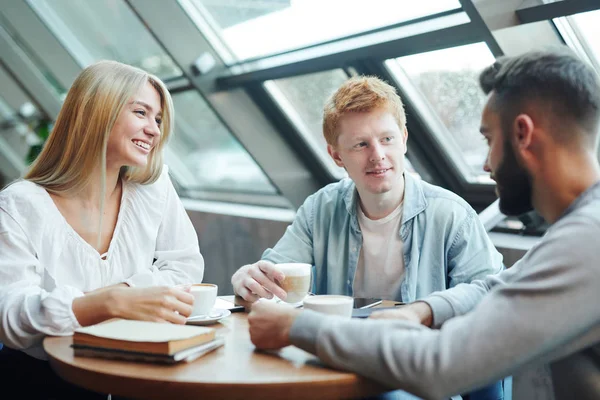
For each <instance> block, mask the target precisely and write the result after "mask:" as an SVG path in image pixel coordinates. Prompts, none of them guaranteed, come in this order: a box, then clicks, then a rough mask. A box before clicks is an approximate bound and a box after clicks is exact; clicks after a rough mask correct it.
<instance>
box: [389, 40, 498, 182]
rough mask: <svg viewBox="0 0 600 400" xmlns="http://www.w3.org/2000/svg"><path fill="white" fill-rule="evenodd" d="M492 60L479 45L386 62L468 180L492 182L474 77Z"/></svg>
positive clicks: (480, 95)
mask: <svg viewBox="0 0 600 400" xmlns="http://www.w3.org/2000/svg"><path fill="white" fill-rule="evenodd" d="M494 61H495V58H494V56H493V55H492V53H491V52H490V50H489V48H488V47H487V45H486V44H485V43H476V44H471V45H466V46H460V47H454V48H450V49H443V50H436V51H432V52H428V53H421V54H416V55H410V56H406V57H399V58H396V59H392V60H387V61H386V66H387V67H388V68H389V70H390V71H391V72H392V74H393V75H394V77H395V78H396V79H397V81H398V83H399V85H400V87H401V88H402V91H403V92H404V93H405V94H406V95H407V96H408V97H409V99H408V100H410V101H411V102H412V103H413V104H414V105H415V107H416V108H417V110H418V111H419V113H421V114H422V116H423V120H424V121H426V123H427V124H428V125H431V126H429V129H430V130H431V131H432V132H434V134H435V135H436V138H437V139H438V140H439V141H440V143H441V144H442V147H443V148H444V149H446V150H447V153H448V155H449V156H450V157H451V158H452V159H453V161H454V163H455V164H456V166H457V167H458V169H459V170H460V171H461V173H462V175H463V176H464V178H465V179H466V180H467V181H469V182H477V183H489V184H492V183H493V182H492V181H491V179H490V178H489V174H487V173H485V172H484V171H483V163H484V162H485V157H486V155H487V145H486V143H485V142H484V140H483V138H482V136H481V134H480V133H479V125H480V121H481V112H482V110H483V107H484V105H485V101H486V96H485V94H484V93H483V92H482V90H481V89H480V88H479V80H478V77H479V73H480V72H481V71H482V70H483V69H484V68H485V67H487V66H488V65H491V64H492V63H493V62H494ZM457 93H460V96H457Z"/></svg>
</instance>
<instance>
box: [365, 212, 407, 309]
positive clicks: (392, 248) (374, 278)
mask: <svg viewBox="0 0 600 400" xmlns="http://www.w3.org/2000/svg"><path fill="white" fill-rule="evenodd" d="M403 205H404V202H402V203H400V205H399V206H398V207H397V208H396V209H395V210H394V211H392V213H391V214H390V215H388V216H387V217H384V218H381V219H378V220H372V219H369V218H368V217H367V216H366V215H365V214H364V213H363V211H362V209H361V207H360V203H359V205H358V206H357V208H358V224H359V225H360V229H361V231H362V237H363V242H362V247H361V250H360V255H359V257H358V265H357V267H356V275H355V278H354V297H374V298H379V299H393V298H395V297H396V292H397V291H398V289H399V287H400V284H401V283H402V279H403V277H404V243H403V242H402V239H401V238H400V224H401V223H402V210H403Z"/></svg>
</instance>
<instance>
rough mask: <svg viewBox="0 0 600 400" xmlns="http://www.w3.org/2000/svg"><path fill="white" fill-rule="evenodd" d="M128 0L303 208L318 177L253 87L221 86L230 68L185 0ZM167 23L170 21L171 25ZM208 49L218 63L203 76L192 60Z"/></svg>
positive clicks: (268, 172)
mask: <svg viewBox="0 0 600 400" xmlns="http://www.w3.org/2000/svg"><path fill="white" fill-rule="evenodd" d="M125 2H126V3H127V4H128V5H129V6H130V7H131V9H132V10H133V11H134V13H135V14H136V15H137V16H138V17H139V18H140V19H141V20H142V21H144V23H145V25H146V26H147V27H148V29H149V31H150V33H151V34H152V35H153V36H154V38H155V39H156V40H157V41H158V43H159V44H160V45H161V46H162V47H163V48H164V49H165V51H166V52H167V54H169V55H170V56H171V58H172V59H173V60H174V61H175V63H176V64H178V65H179V67H180V69H181V70H182V71H183V74H184V76H185V77H186V78H187V79H188V80H189V82H190V84H191V86H192V87H194V88H195V89H196V90H197V91H198V92H199V93H200V95H201V96H202V97H203V98H204V99H205V100H206V102H207V103H208V105H209V106H210V107H211V108H212V109H213V110H214V111H215V113H216V115H217V117H218V118H219V119H221V121H222V122H223V124H224V125H225V126H226V127H227V128H228V129H229V131H230V132H231V134H232V135H233V136H235V137H236V138H237V139H238V141H239V142H240V144H241V145H242V146H243V147H244V148H245V149H246V150H247V151H248V153H249V154H250V156H251V157H252V158H253V159H254V160H255V161H256V163H257V164H258V166H259V167H260V168H261V169H262V171H263V172H264V173H265V175H266V176H267V177H268V179H269V180H270V181H271V182H272V183H273V185H274V186H275V187H276V188H277V189H278V190H279V192H280V193H281V195H282V196H284V197H285V198H286V199H287V200H289V202H290V203H291V204H292V205H293V206H294V207H299V206H300V205H301V204H302V203H303V202H304V200H305V199H306V197H307V196H308V195H310V194H312V193H314V192H315V191H316V190H317V189H318V188H319V187H320V186H321V185H320V184H319V182H318V180H317V178H315V176H314V175H313V174H312V173H311V170H310V169H309V168H308V167H307V162H306V160H303V159H301V157H300V156H299V154H298V153H297V151H296V150H295V149H294V147H293V145H291V144H290V143H289V142H288V141H287V140H286V139H285V138H284V137H282V135H281V134H280V132H279V131H277V129H275V127H274V126H273V124H272V123H271V121H269V120H268V119H267V118H266V117H265V115H264V114H263V111H262V110H261V109H260V108H258V107H257V105H256V103H255V101H254V100H253V99H252V97H251V96H250V95H249V93H248V92H247V90H245V89H242V88H238V89H233V90H228V91H222V90H218V89H217V87H216V85H215V78H216V76H218V74H220V73H222V72H223V71H225V70H226V68H227V67H226V65H225V63H224V62H223V60H222V59H221V57H220V56H219V54H217V52H216V51H215V50H214V48H213V47H212V46H211V44H210V43H209V42H208V41H207V40H206V38H205V37H204V36H203V34H202V33H201V32H200V30H199V29H198V26H197V25H196V24H195V23H194V21H193V20H192V17H190V15H189V14H187V12H186V10H185V8H184V7H182V6H181V4H180V2H174V1H173V2H165V1H162V0H125ZM164 21H169V24H165V23H164ZM172 26H177V30H176V31H175V30H173V29H172ZM190 49H194V50H195V51H194V52H192V51H190ZM204 53H208V54H210V56H211V57H213V59H214V60H215V66H214V67H213V68H212V70H211V71H209V72H208V73H207V74H206V75H204V76H202V75H198V74H195V73H194V72H193V69H192V64H193V63H194V61H195V60H196V59H197V58H198V57H199V56H200V55H202V54H204ZM228 197H229V196H228ZM223 200H227V199H226V198H225V199H223Z"/></svg>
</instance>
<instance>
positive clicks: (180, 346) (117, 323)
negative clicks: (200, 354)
mask: <svg viewBox="0 0 600 400" xmlns="http://www.w3.org/2000/svg"><path fill="white" fill-rule="evenodd" d="M214 338H215V330H214V329H212V328H207V327H201V326H189V325H175V324H168V323H158V322H147V321H132V320H126V319H119V320H113V321H109V322H104V323H101V324H97V325H92V326H87V327H85V328H80V329H77V330H76V331H75V332H74V333H73V346H74V347H78V346H85V347H87V348H91V347H96V348H104V349H113V350H124V351H130V352H139V353H150V354H163V355H173V354H175V353H177V352H179V351H181V350H185V349H188V348H190V347H195V346H198V345H201V344H203V343H207V342H210V341H211V340H213V339H214Z"/></svg>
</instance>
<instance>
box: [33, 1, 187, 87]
mask: <svg viewBox="0 0 600 400" xmlns="http://www.w3.org/2000/svg"><path fill="white" fill-rule="evenodd" d="M29 2H30V4H31V5H32V6H33V8H34V10H35V11H36V12H37V14H38V15H39V16H40V18H41V19H42V20H43V21H44V22H45V23H46V24H47V25H48V27H49V28H50V29H51V30H52V32H53V33H54V34H55V35H56V36H57V38H58V39H59V40H60V41H61V42H62V44H63V45H64V46H65V47H66V48H67V49H68V50H69V52H70V53H71V54H72V55H73V56H74V57H75V59H77V61H78V62H79V63H80V64H81V65H82V66H87V65H89V64H92V63H93V62H96V61H99V60H116V61H120V62H123V63H126V64H130V65H135V66H137V67H140V68H142V69H144V70H146V71H148V72H150V73H152V74H155V75H157V76H159V77H160V78H162V79H166V78H170V77H173V76H180V75H181V70H180V69H179V68H178V67H177V66H176V65H175V63H174V62H173V60H172V59H171V58H170V57H169V56H168V55H167V53H165V51H164V50H163V49H162V48H161V47H160V46H159V44H158V43H157V42H156V40H154V38H153V37H152V36H151V35H150V33H149V32H148V31H147V30H146V28H145V27H144V26H143V24H142V22H141V21H140V20H139V19H138V18H137V17H136V16H135V14H134V13H133V11H132V10H131V9H130V8H129V7H128V6H127V5H126V4H125V2H124V1H122V0H95V1H85V2H84V1H72V0H29Z"/></svg>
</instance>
